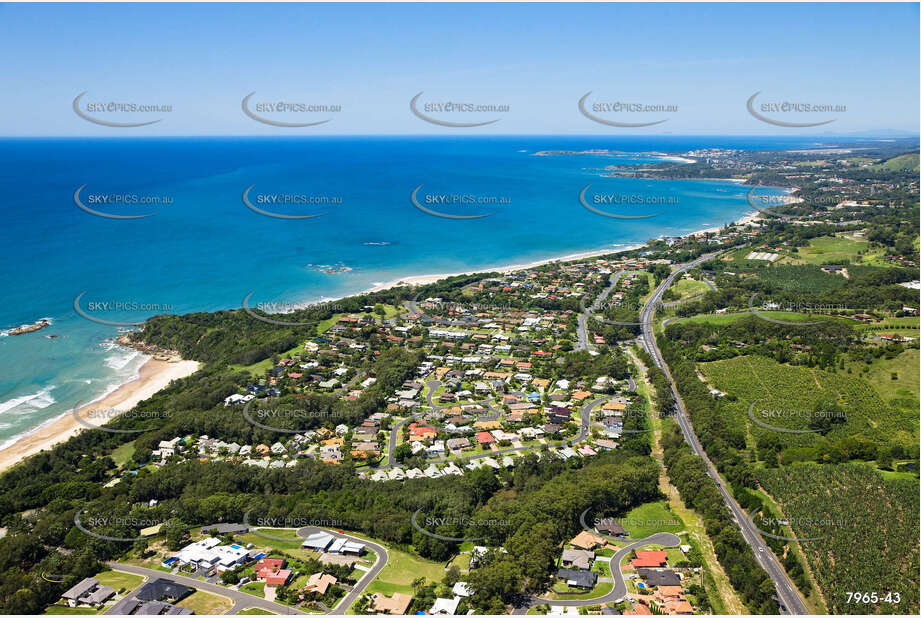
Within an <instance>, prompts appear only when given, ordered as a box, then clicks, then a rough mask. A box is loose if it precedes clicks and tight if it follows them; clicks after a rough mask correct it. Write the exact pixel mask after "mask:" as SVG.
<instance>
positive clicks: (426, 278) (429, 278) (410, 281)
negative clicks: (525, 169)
mask: <svg viewBox="0 0 921 618" xmlns="http://www.w3.org/2000/svg"><path fill="white" fill-rule="evenodd" d="M642 246H643V245H630V246H624V247H616V248H614V247H612V248H611V249H595V250H593V251H583V252H581V253H573V254H570V255H563V256H560V257H553V258H546V259H544V260H537V261H536V262H528V263H527V264H511V265H508V266H498V267H496V268H476V269H474V270H466V271H463V272H456V273H441V274H437V275H413V276H410V277H401V278H400V279H394V280H393V281H388V282H386V283H381V284H379V285H376V286H374V287H373V288H370V289H368V290H365V291H364V292H363V293H364V294H369V293H371V292H380V291H382V290H389V289H390V288H395V287H399V286H401V285H427V284H429V283H435V282H436V281H438V280H439V279H445V278H447V277H456V276H458V275H472V274H474V273H487V272H497V273H502V274H506V273H511V272H515V271H516V270H527V269H528V268H534V267H536V266H543V265H544V264H549V263H551V262H572V261H574V260H582V259H585V258H590V257H596V256H599V255H611V254H614V253H620V252H621V251H632V250H633V249H639V248H640V247H642Z"/></svg>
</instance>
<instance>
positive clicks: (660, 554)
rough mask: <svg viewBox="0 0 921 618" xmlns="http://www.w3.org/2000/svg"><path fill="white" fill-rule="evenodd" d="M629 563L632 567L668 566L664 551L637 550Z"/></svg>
mask: <svg viewBox="0 0 921 618" xmlns="http://www.w3.org/2000/svg"><path fill="white" fill-rule="evenodd" d="M630 564H631V566H633V568H634V569H638V568H659V567H665V566H668V558H667V556H666V554H665V552H664V551H638V552H636V558H634V559H633V560H631V561H630Z"/></svg>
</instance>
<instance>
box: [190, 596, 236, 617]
mask: <svg viewBox="0 0 921 618" xmlns="http://www.w3.org/2000/svg"><path fill="white" fill-rule="evenodd" d="M176 605H178V606H179V607H185V608H187V609H191V610H192V611H194V612H195V613H196V614H198V615H200V616H201V615H206V614H212V615H213V614H223V613H224V612H226V611H227V610H228V609H230V608H231V607H232V606H233V603H232V602H231V600H230V599H228V598H227V597H221V596H218V595H216V594H211V593H210V592H203V591H201V590H196V591H195V592H193V593H192V594H190V595H189V596H187V597H186V598H184V599H183V600H181V601H179V602H178V603H176Z"/></svg>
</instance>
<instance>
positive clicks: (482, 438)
mask: <svg viewBox="0 0 921 618" xmlns="http://www.w3.org/2000/svg"><path fill="white" fill-rule="evenodd" d="M476 441H477V442H478V443H479V444H492V443H493V442H495V441H496V439H495V438H494V437H493V436H492V434H491V433H489V432H488V431H479V432H477V434H476Z"/></svg>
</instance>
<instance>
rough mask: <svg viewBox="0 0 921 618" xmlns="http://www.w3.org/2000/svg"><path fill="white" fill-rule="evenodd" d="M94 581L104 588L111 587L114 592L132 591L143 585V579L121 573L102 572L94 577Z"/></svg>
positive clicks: (138, 576)
mask: <svg viewBox="0 0 921 618" xmlns="http://www.w3.org/2000/svg"><path fill="white" fill-rule="evenodd" d="M96 579H98V580H99V583H100V584H102V585H104V586H112V587H113V588H115V591H116V592H121V591H122V590H125V591H128V590H134V589H135V588H137V587H138V586H140V585H141V584H142V583H144V578H143V577H141V576H140V575H132V574H131V573H122V572H121V571H103V572H102V573H99V574H98V575H96Z"/></svg>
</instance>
